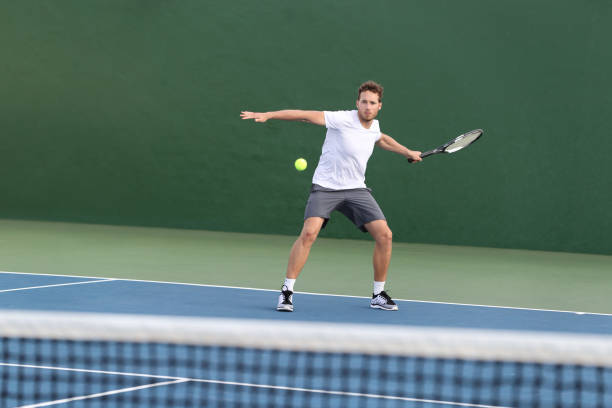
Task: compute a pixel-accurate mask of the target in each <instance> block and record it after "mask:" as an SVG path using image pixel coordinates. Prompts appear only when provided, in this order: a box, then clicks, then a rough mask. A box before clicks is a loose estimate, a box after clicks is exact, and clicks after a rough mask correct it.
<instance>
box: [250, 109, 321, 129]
mask: <svg viewBox="0 0 612 408" xmlns="http://www.w3.org/2000/svg"><path fill="white" fill-rule="evenodd" d="M240 117H241V118H242V119H254V120H255V122H266V121H267V120H270V119H279V120H295V121H298V122H308V123H314V124H315V125H320V126H325V114H324V113H323V112H320V111H305V110H280V111H274V112H247V111H243V112H241V113H240Z"/></svg>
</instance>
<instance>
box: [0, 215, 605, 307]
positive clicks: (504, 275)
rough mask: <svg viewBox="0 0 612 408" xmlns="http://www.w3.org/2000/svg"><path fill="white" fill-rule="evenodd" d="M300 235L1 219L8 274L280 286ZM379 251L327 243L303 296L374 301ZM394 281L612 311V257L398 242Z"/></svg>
mask: <svg viewBox="0 0 612 408" xmlns="http://www.w3.org/2000/svg"><path fill="white" fill-rule="evenodd" d="M294 239H295V237H292V236H280V235H261V234H243V233H228V232H213V231H195V230H179V229H162V228H140V227H123V226H122V227H117V226H106V225H90V224H71V223H54V222H35V221H17V220H0V270H2V271H10V272H27V273H45V274H47V273H48V274H63V275H79V276H100V277H112V278H124V279H142V280H155V281H172V282H185V283H199V284H213V285H227V286H239V287H251V288H262V289H277V288H279V287H280V284H281V282H282V279H283V277H284V272H285V267H286V262H287V256H288V254H289V250H290V248H291V245H292V244H293V241H294ZM372 249H373V242H371V241H363V240H341V239H330V238H320V239H318V240H317V242H316V243H315V245H314V247H313V249H312V251H311V256H310V259H309V260H308V262H307V264H306V267H305V269H304V271H303V272H302V275H301V276H300V278H299V279H298V281H297V284H296V291H303V292H317V293H332V294H343V295H356V296H368V295H369V294H370V292H371V290H372V288H371V286H372V266H371V256H372ZM387 282H388V284H387V288H388V289H389V290H390V292H391V295H392V296H394V297H396V298H398V299H414V300H427V301H440V302H457V303H469V304H485V305H498V306H511V307H527V308H542V309H553V310H572V311H582V312H595V313H612V298H611V297H610V287H612V256H603V255H585V254H571V253H556V252H539V251H525V250H509V249H493V248H476V247H460V246H443V245H424V244H410V243H395V244H394V247H393V257H392V260H391V267H390V271H389V277H388V281H387ZM271 302H272V303H274V299H272V300H271Z"/></svg>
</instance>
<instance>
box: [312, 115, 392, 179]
mask: <svg viewBox="0 0 612 408" xmlns="http://www.w3.org/2000/svg"><path fill="white" fill-rule="evenodd" d="M324 114H325V127H327V135H326V136H325V142H324V143H323V152H322V154H321V158H320V159H319V164H318V165H317V169H316V170H315V172H314V176H313V177H312V182H313V183H314V184H318V185H320V186H323V187H327V188H331V189H334V190H346V189H351V188H365V186H366V185H365V172H366V166H367V164H368V160H369V159H370V156H371V155H372V151H373V150H374V143H376V142H377V141H378V140H379V139H380V136H381V133H380V127H379V125H378V121H377V120H374V121H372V125H371V126H370V128H369V129H366V128H364V127H363V125H362V124H361V122H360V121H359V116H357V111H356V110H352V111H337V112H327V111H326V112H324Z"/></svg>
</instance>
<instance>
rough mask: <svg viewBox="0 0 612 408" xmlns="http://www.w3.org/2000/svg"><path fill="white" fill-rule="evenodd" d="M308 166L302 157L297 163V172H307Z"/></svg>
mask: <svg viewBox="0 0 612 408" xmlns="http://www.w3.org/2000/svg"><path fill="white" fill-rule="evenodd" d="M307 165H308V163H307V162H306V160H305V159H302V158H301V157H300V158H299V159H297V160H296V161H295V169H296V170H297V171H304V170H306V166H307Z"/></svg>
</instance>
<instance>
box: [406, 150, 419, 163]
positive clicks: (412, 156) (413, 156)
mask: <svg viewBox="0 0 612 408" xmlns="http://www.w3.org/2000/svg"><path fill="white" fill-rule="evenodd" d="M406 158H407V159H408V160H411V161H412V162H420V161H423V158H422V157H421V152H419V151H416V150H409V151H408V152H407V153H406Z"/></svg>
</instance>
